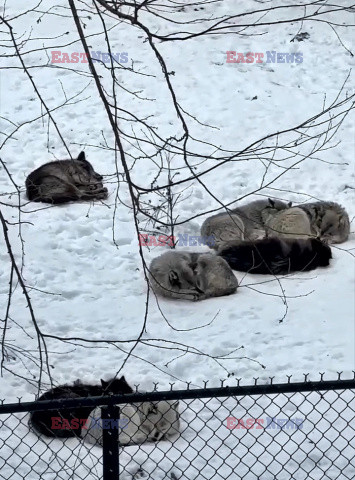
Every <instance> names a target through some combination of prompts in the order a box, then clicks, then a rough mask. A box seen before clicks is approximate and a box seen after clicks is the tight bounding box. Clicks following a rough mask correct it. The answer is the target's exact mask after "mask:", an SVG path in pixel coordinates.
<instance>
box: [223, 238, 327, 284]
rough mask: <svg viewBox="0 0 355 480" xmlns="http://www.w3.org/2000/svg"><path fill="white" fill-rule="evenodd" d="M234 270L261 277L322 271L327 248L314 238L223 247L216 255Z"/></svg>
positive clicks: (265, 241) (277, 239)
mask: <svg viewBox="0 0 355 480" xmlns="http://www.w3.org/2000/svg"><path fill="white" fill-rule="evenodd" d="M218 254H219V255H221V257H223V258H224V259H225V260H226V261H227V262H228V264H229V265H230V266H231V268H233V269H234V270H240V271H242V272H249V273H262V274H273V275H277V274H287V273H290V272H295V271H308V270H314V269H315V268H317V267H326V266H328V265H329V260H330V259H331V258H332V253H331V250H330V247H329V246H328V245H326V244H325V243H323V242H321V241H320V240H318V239H315V238H307V239H301V238H284V239H281V238H265V239H262V240H255V241H254V242H243V243H240V242H237V243H236V244H234V245H233V244H232V242H229V244H226V246H225V248H224V249H222V250H221V251H220V252H219V253H218Z"/></svg>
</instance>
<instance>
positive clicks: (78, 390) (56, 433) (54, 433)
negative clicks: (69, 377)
mask: <svg viewBox="0 0 355 480" xmlns="http://www.w3.org/2000/svg"><path fill="white" fill-rule="evenodd" d="M132 392H133V390H132V388H131V387H130V386H129V385H128V383H127V382H126V379H125V378H124V377H123V376H122V377H121V378H113V379H112V380H109V381H107V382H105V380H101V385H88V384H83V383H81V382H80V380H77V381H76V382H75V383H74V385H61V386H58V387H54V388H52V389H51V390H48V391H47V392H45V393H44V394H43V395H41V396H40V397H39V398H38V400H59V399H67V398H80V397H97V396H101V395H108V394H110V393H112V394H117V395H118V394H125V393H132ZM91 411H92V407H73V408H65V409H64V408H63V409H60V410H42V411H36V412H32V413H31V414H30V420H29V424H30V426H31V427H32V428H33V429H34V430H35V431H36V432H37V433H40V434H43V435H46V436H47V437H62V438H68V437H75V436H79V435H80V433H81V428H82V425H83V422H82V421H83V420H84V419H87V418H88V416H89V414H90V412H91ZM53 418H56V419H58V418H59V419H61V420H62V421H63V422H60V423H63V425H64V421H67V422H66V424H67V425H68V424H69V425H70V428H67V429H65V428H58V427H57V428H53V425H55V422H54V421H53Z"/></svg>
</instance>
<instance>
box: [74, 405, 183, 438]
mask: <svg viewBox="0 0 355 480" xmlns="http://www.w3.org/2000/svg"><path fill="white" fill-rule="evenodd" d="M178 405H179V402H178V401H177V402H176V401H166V400H162V401H159V402H143V403H137V404H131V405H129V404H127V405H119V407H120V418H119V422H118V426H119V436H118V437H119V443H120V445H132V444H140V443H143V442H146V441H151V442H158V441H159V440H163V439H167V438H169V437H172V436H174V435H176V434H178V433H179V431H180V419H179V410H178ZM103 425H104V424H103V423H102V421H101V408H100V407H97V408H95V409H94V410H93V411H92V412H91V414H90V415H89V418H88V421H87V423H86V425H85V427H84V428H83V429H82V431H81V437H82V438H83V439H84V440H85V441H86V442H89V443H94V444H98V445H102V426H103Z"/></svg>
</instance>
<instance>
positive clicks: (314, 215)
mask: <svg viewBox="0 0 355 480" xmlns="http://www.w3.org/2000/svg"><path fill="white" fill-rule="evenodd" d="M298 208H301V209H302V210H304V211H305V212H306V214H307V215H308V218H309V221H310V224H311V229H312V233H313V235H314V236H316V237H317V238H320V239H321V240H323V241H324V242H327V243H342V242H345V241H346V240H347V239H348V237H349V233H350V221H349V215H348V214H347V212H346V210H345V209H344V208H343V207H342V206H341V205H339V203H335V202H310V203H304V204H303V205H298Z"/></svg>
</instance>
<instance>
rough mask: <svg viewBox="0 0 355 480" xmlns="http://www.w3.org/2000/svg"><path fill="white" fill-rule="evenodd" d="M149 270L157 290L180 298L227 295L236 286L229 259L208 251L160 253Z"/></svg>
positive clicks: (191, 298) (197, 298)
mask: <svg viewBox="0 0 355 480" xmlns="http://www.w3.org/2000/svg"><path fill="white" fill-rule="evenodd" d="M149 274H150V282H151V285H152V287H153V289H154V291H155V292H156V293H158V294H160V295H163V296H165V297H170V298H178V299H182V300H203V299H205V298H209V297H219V296H222V295H230V294H231V293H234V292H235V291H236V289H237V287H238V281H237V279H236V277H235V276H234V274H233V272H232V270H231V269H230V267H229V265H228V263H227V262H226V261H225V260H223V258H221V257H217V256H215V255H211V254H210V253H207V254H204V253H189V252H176V251H169V252H166V253H163V254H162V255H160V256H159V257H157V258H154V259H153V261H152V262H151V264H150V267H149Z"/></svg>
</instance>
